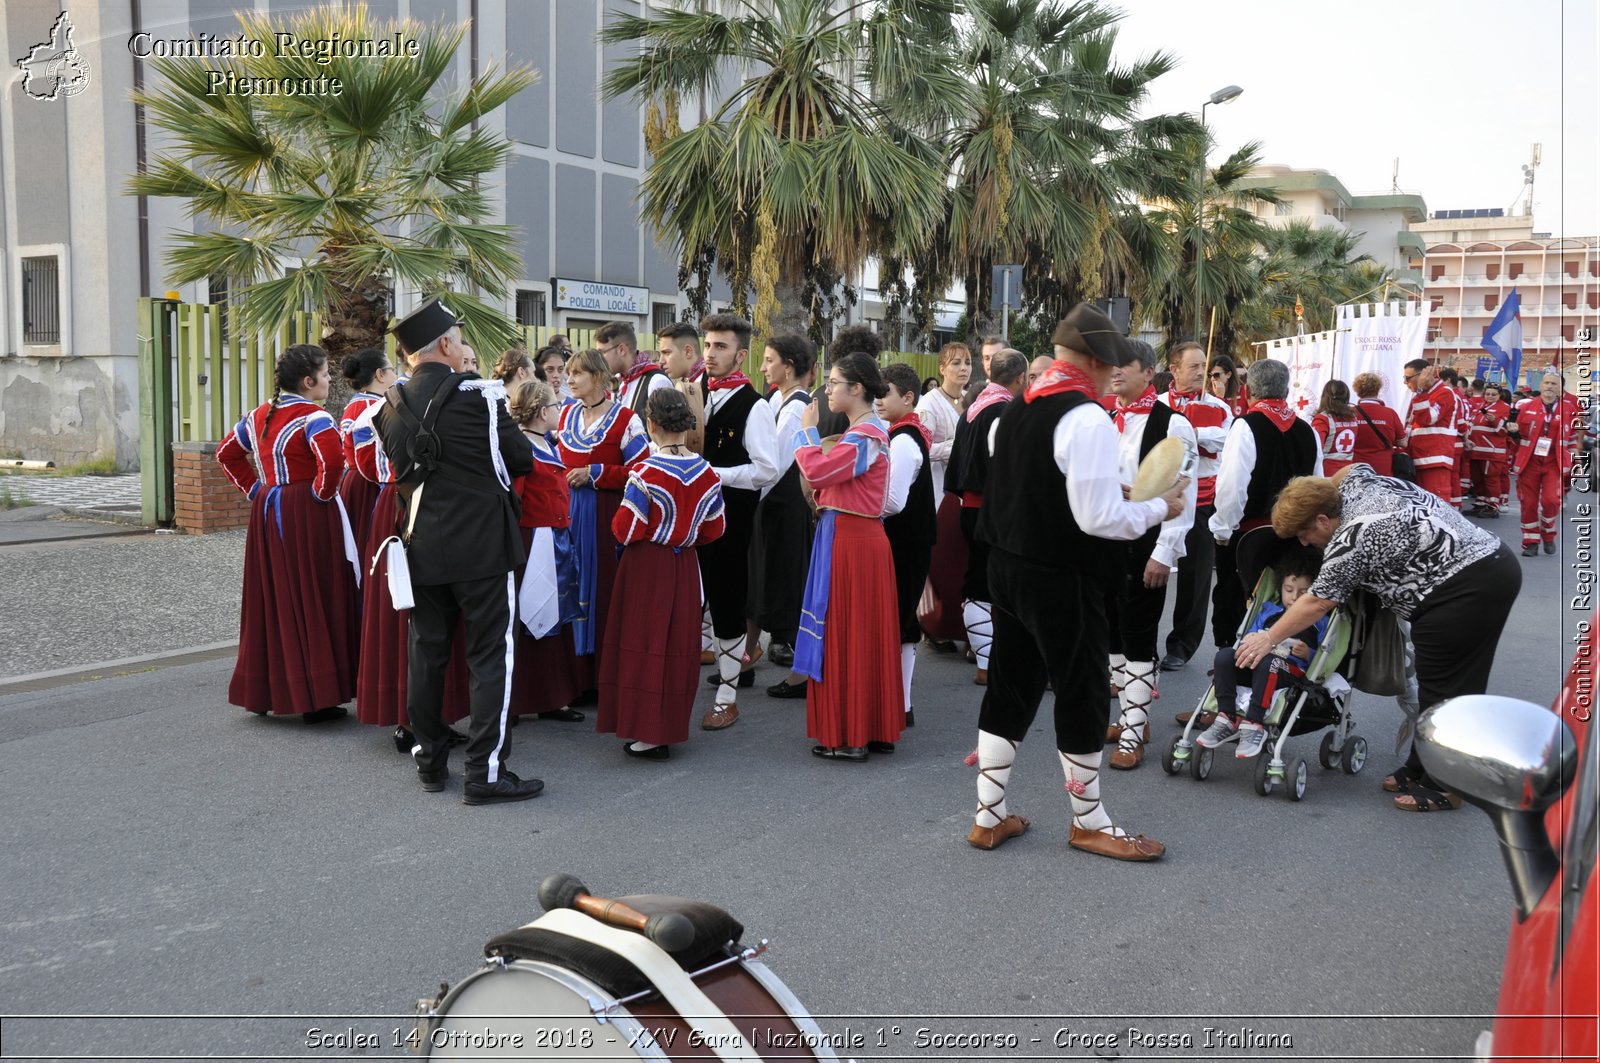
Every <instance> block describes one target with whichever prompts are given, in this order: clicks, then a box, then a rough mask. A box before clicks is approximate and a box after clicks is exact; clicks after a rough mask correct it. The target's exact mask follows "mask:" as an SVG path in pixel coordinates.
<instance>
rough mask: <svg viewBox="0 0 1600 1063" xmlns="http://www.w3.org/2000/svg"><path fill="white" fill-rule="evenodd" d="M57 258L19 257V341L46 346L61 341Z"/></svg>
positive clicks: (44, 256)
mask: <svg viewBox="0 0 1600 1063" xmlns="http://www.w3.org/2000/svg"><path fill="white" fill-rule="evenodd" d="M60 275H61V270H60V259H58V258H57V257H56V256H55V255H41V256H38V257H36V258H24V259H23V260H22V342H23V343H32V344H36V345H39V346H44V347H49V346H55V345H58V344H60V342H61V285H60V283H59V281H60Z"/></svg>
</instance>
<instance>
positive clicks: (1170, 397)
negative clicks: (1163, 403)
mask: <svg viewBox="0 0 1600 1063" xmlns="http://www.w3.org/2000/svg"><path fill="white" fill-rule="evenodd" d="M1202 394H1204V393H1203V392H1199V391H1191V392H1189V393H1188V394H1187V395H1185V394H1184V393H1183V392H1181V391H1176V390H1174V391H1168V392H1167V405H1168V406H1171V407H1172V408H1173V409H1174V410H1176V411H1177V412H1178V413H1182V412H1183V411H1184V410H1187V409H1188V408H1189V404H1190V403H1191V402H1200V401H1202V400H1201V398H1200V396H1201V395H1202Z"/></svg>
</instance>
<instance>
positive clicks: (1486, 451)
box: [1467, 402, 1511, 465]
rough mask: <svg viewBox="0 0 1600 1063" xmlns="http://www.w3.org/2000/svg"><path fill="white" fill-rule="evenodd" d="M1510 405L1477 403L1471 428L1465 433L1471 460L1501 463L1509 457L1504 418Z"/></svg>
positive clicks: (1509, 409) (1507, 416) (1509, 413)
mask: <svg viewBox="0 0 1600 1063" xmlns="http://www.w3.org/2000/svg"><path fill="white" fill-rule="evenodd" d="M1510 416H1511V407H1510V406H1507V405H1506V404H1505V403H1504V402H1483V403H1479V404H1478V408H1477V410H1476V411H1475V413H1474V415H1473V418H1472V430H1471V432H1469V433H1468V435H1467V446H1468V448H1469V449H1470V451H1471V454H1472V460H1473V461H1487V462H1489V463H1490V464H1493V465H1503V464H1505V462H1506V461H1507V460H1508V458H1509V457H1510V453H1509V451H1508V450H1507V449H1506V442H1507V437H1506V419H1507V418H1509V417H1510Z"/></svg>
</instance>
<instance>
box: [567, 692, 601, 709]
mask: <svg viewBox="0 0 1600 1063" xmlns="http://www.w3.org/2000/svg"><path fill="white" fill-rule="evenodd" d="M598 704H600V691H598V690H585V691H584V692H583V693H582V694H579V695H578V696H577V697H575V698H573V699H572V700H571V701H569V702H567V708H569V709H577V708H587V707H589V706H590V705H598Z"/></svg>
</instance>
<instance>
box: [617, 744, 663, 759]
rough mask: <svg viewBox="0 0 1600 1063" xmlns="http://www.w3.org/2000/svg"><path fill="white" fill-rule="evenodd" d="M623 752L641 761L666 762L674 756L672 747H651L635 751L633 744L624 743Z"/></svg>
mask: <svg viewBox="0 0 1600 1063" xmlns="http://www.w3.org/2000/svg"><path fill="white" fill-rule="evenodd" d="M622 751H623V752H624V753H626V754H628V756H630V757H638V758H639V759H640V760H666V759H668V758H669V757H671V756H672V747H671V746H651V747H650V748H649V749H634V748H633V743H632V742H624V743H622Z"/></svg>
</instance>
